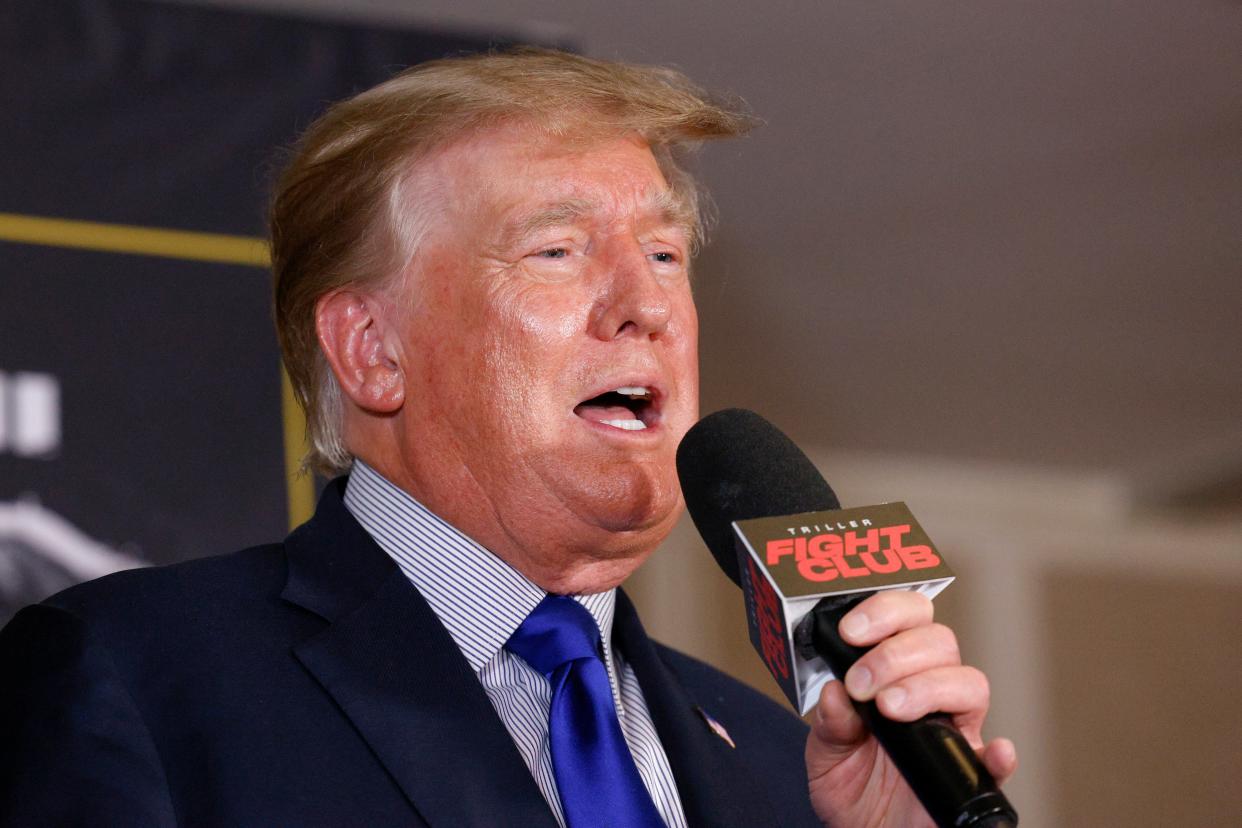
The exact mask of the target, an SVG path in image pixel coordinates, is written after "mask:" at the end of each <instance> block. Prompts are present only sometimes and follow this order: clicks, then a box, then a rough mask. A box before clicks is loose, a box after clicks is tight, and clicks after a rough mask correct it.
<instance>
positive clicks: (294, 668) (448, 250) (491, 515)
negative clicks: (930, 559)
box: [0, 50, 1015, 828]
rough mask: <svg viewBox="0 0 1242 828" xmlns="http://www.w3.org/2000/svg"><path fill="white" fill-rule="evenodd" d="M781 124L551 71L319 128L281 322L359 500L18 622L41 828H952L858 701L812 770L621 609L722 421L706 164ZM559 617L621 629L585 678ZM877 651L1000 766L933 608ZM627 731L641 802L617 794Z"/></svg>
mask: <svg viewBox="0 0 1242 828" xmlns="http://www.w3.org/2000/svg"><path fill="white" fill-rule="evenodd" d="M745 126H746V119H745V118H744V117H743V116H741V115H739V114H738V113H736V112H733V111H730V110H729V109H727V108H723V107H721V106H719V105H717V104H714V103H712V102H710V101H709V100H708V99H706V98H705V97H704V96H703V95H702V93H700V92H699V91H698V90H696V89H695V88H694V87H692V86H691V85H690V84H689V83H688V82H687V81H686V80H685V79H684V78H682V77H681V76H680V75H677V74H676V73H672V72H669V71H665V70H656V69H646V68H639V67H631V66H626V65H621V64H611V63H604V62H599V61H592V60H588V59H585V58H580V57H576V56H571V55H566V54H561V53H555V52H544V51H531V50H528V51H522V52H518V53H511V54H505V55H491V56H485V57H474V58H465V59H459V60H452V61H443V62H438V63H434V64H427V65H424V66H420V67H417V68H415V69H414V70H411V71H409V72H406V73H404V74H402V75H400V76H398V77H396V78H394V79H393V80H391V81H389V82H387V83H385V84H383V85H381V86H379V87H377V88H375V89H372V90H370V91H368V92H364V93H363V94H361V95H359V96H357V97H356V98H354V99H352V100H349V101H346V102H344V103H341V104H338V105H337V106H336V107H334V108H333V109H332V110H330V111H329V112H328V113H327V114H326V115H325V116H324V117H323V118H321V119H320V120H319V121H318V122H317V123H316V124H314V125H313V126H312V127H311V128H310V130H309V131H308V133H307V135H306V136H305V137H304V138H303V140H302V142H301V144H300V146H299V148H298V151H297V154H296V156H295V158H294V159H293V161H292V162H291V164H290V166H289V168H288V169H287V170H286V172H285V174H284V176H283V178H282V180H281V182H280V184H279V186H278V188H277V193H276V198H275V200H274V202H273V210H272V240H273V248H272V252H273V265H274V272H275V279H276V316H277V326H278V332H279V335H280V340H281V346H282V350H283V352H284V355H285V359H286V364H287V366H288V368H289V372H290V376H291V377H292V379H293V382H294V385H295V388H296V390H297V393H298V395H299V398H300V399H301V401H302V402H303V404H304V407H305V408H306V411H307V415H308V423H309V426H310V433H311V437H312V442H313V449H312V453H311V461H312V462H313V463H314V464H315V465H316V466H317V467H318V468H320V469H322V470H325V471H329V472H337V473H339V472H346V471H349V472H350V476H349V478H348V479H347V480H346V479H344V478H342V479H338V480H337V481H336V482H334V483H333V484H332V485H331V486H329V488H328V490H327V492H326V493H325V495H324V497H323V499H322V500H321V502H320V505H319V508H318V510H317V512H316V515H315V517H314V519H313V520H312V521H310V522H309V523H308V524H306V525H304V526H303V527H301V528H299V529H298V530H296V531H295V532H294V533H293V534H292V535H290V537H289V538H288V539H287V540H286V541H285V542H284V543H283V544H279V545H274V546H270V547H262V548H258V549H254V550H247V551H245V552H242V553H238V554H237V555H233V556H228V557H225V558H219V559H208V560H204V561H197V562H192V563H189V564H184V565H181V566H177V567H170V568H167V569H163V570H149V571H143V572H134V573H122V574H121V575H118V576H114V577H111V578H108V579H104V580H103V581H100V582H96V583H93V584H89V585H86V586H83V587H79V588H76V589H73V590H69V591H68V592H66V593H62V594H61V595H59V596H56V597H54V598H52V599H49V600H48V601H47V602H45V603H44V604H42V605H39V606H36V607H32V608H30V609H28V610H26V611H24V612H23V613H22V614H21V615H20V616H19V617H18V619H16V620H15V621H14V623H13V624H12V625H11V626H10V628H9V629H7V630H6V631H5V633H4V635H3V639H2V640H0V657H2V658H3V662H2V663H3V664H4V665H5V671H6V673H7V674H8V675H10V676H11V678H9V679H7V680H6V683H5V690H4V696H3V698H0V709H2V711H3V712H0V715H3V716H6V717H8V718H7V721H6V722H5V723H4V724H5V727H6V729H7V732H9V733H16V734H17V736H16V738H15V739H14V740H12V741H11V742H9V743H8V744H7V746H6V747H4V748H2V749H0V750H2V752H3V757H4V758H3V760H2V761H3V765H0V780H3V786H4V787H3V791H4V794H3V799H2V802H3V805H2V806H0V807H2V809H3V810H0V813H3V814H4V816H5V819H6V820H7V822H6V823H5V824H11V825H18V824H23V825H24V824H85V823H88V822H89V823H90V824H123V825H139V824H143V825H145V824H152V825H165V824H174V823H178V822H180V823H188V824H227V825H344V824H365V825H388V824H429V825H453V826H458V825H523V826H524V825H544V826H554V825H557V824H560V825H566V824H568V825H570V826H573V828H579V826H584V825H613V824H622V817H621V816H620V813H621V811H622V810H623V809H628V808H632V809H633V814H634V816H633V817H632V821H631V817H626V818H625V821H624V823H623V824H648V825H650V824H659V823H660V822H663V823H664V824H667V825H744V826H758V825H800V824H818V823H819V822H820V821H825V822H831V824H832V825H835V826H849V825H892V826H898V825H901V826H905V825H920V824H925V823H926V815H925V814H923V813H922V811H921V808H920V807H919V805H918V803H917V802H916V801H914V800H913V798H912V796H911V794H910V793H909V791H908V789H907V788H905V786H904V784H903V783H901V782H900V781H899V780H897V779H895V778H894V777H895V774H894V773H893V772H892V769H891V767H889V765H888V762H887V759H886V758H885V757H884V755H883V753H882V752H880V751H878V750H877V748H876V745H875V743H874V741H873V740H872V739H870V738H868V736H867V735H866V733H865V732H864V731H863V729H862V727H861V725H860V722H859V720H858V718H857V716H856V715H855V714H854V713H853V712H852V710H851V708H850V706H849V703H848V699H847V696H846V692H845V690H844V689H843V687H842V685H841V684H840V683H834V684H832V685H830V686H829V687H828V688H827V689H826V690H825V692H824V695H823V698H822V700H821V703H820V705H819V707H818V708H817V709H816V711H815V714H814V715H815V722H816V723H815V725H814V727H813V728H812V730H811V733H810V735H809V737H808V736H807V735H806V732H805V728H804V727H803V726H802V725H801V723H800V722H798V721H797V719H796V718H794V717H793V716H792V715H791V714H788V713H786V712H784V711H782V710H780V709H779V708H777V707H776V706H775V705H773V704H771V703H770V702H768V701H766V700H764V699H762V698H761V697H760V696H759V695H758V694H755V693H754V692H753V691H750V690H747V689H745V688H742V687H741V686H739V685H737V684H736V683H735V682H732V681H731V680H729V679H727V678H725V677H724V676H722V675H720V674H718V673H716V672H715V671H713V670H711V669H710V668H707V667H706V666H705V665H702V664H699V663H697V662H694V661H692V660H690V659H687V658H686V657H684V656H680V655H678V654H676V653H673V652H672V651H669V650H666V649H664V648H662V647H659V646H658V645H655V644H654V643H653V642H651V641H650V640H649V639H648V638H647V637H646V635H645V633H643V631H642V628H641V625H640V624H639V623H638V619H637V617H636V616H635V614H634V611H633V608H632V607H631V606H630V605H629V603H628V601H626V600H625V598H624V596H623V595H622V594H620V593H618V592H616V590H615V588H616V587H617V586H618V585H619V584H620V583H621V582H622V581H624V580H625V578H626V577H627V576H628V575H629V574H630V573H631V572H633V571H634V569H635V568H636V567H637V566H639V565H640V564H641V563H642V562H643V560H645V559H646V557H647V556H648V555H649V554H651V552H652V551H653V550H654V549H655V548H656V546H657V545H658V544H659V543H660V542H661V541H662V540H663V539H664V537H665V536H666V535H667V534H668V532H669V531H670V530H671V528H672V526H673V524H674V522H675V521H676V520H677V517H678V515H679V513H680V510H681V497H680V492H679V487H678V483H677V479H676V474H675V470H674V453H675V450H676V447H677V444H678V442H679V440H680V438H681V436H682V435H683V434H684V433H685V431H686V430H687V429H688V428H689V427H690V425H691V424H692V423H693V422H694V421H695V420H696V418H697V416H698V410H697V409H698V399H697V386H698V377H697V353H696V339H697V321H696V316H695V308H694V302H693V299H692V297H691V290H690V279H689V262H690V255H691V252H692V250H693V248H694V245H695V243H696V240H697V238H698V235H699V233H700V222H699V215H698V207H697V200H696V196H695V191H694V188H693V184H692V183H691V182H690V180H689V179H688V177H687V176H686V175H685V174H684V173H683V172H682V171H681V170H680V168H679V166H678V165H677V163H676V157H677V156H678V155H679V154H680V153H681V152H682V151H684V150H685V149H686V148H687V147H688V146H689V145H690V144H692V143H693V142H696V141H699V140H703V139H707V138H715V137H725V136H729V135H733V134H737V133H739V132H740V131H742V130H743V129H744V127H745ZM556 596H573V597H571V598H558V597H556ZM546 607H553V608H555V612H556V613H561V612H562V611H563V612H564V613H567V614H568V615H567V616H566V617H568V616H573V618H574V619H575V620H574V622H573V623H578V621H580V620H581V619H586V620H585V622H583V623H585V627H586V629H587V631H586V633H585V635H586V638H587V639H594V640H595V641H596V644H594V645H588V647H587V649H588V650H592V649H593V652H589V653H587V654H586V655H585V656H580V655H575V656H573V657H572V658H573V662H572V663H573V664H575V665H583V666H581V670H582V672H579V673H575V672H573V671H572V670H571V669H570V668H568V667H564V666H557V665H555V664H551V663H547V664H545V663H543V659H544V656H543V655H542V653H541V651H540V649H539V647H537V646H529V645H530V641H531V640H532V639H539V640H540V641H546V640H549V639H548V638H547V635H548V633H547V630H546V629H544V628H540V632H539V634H538V635H532V634H531V630H532V624H533V625H535V626H538V624H539V623H542V621H541V620H540V619H545V618H546V617H547V616H546V614H545V613H544V608H546ZM557 623H558V624H559V623H560V621H559V620H558V621H557ZM562 629H563V627H556V628H555V630H554V633H555V634H559V631H560V630H562ZM842 629H843V633H844V634H845V635H846V636H847V638H848V639H850V640H852V641H854V642H856V643H858V644H863V645H866V644H874V643H877V642H879V645H878V646H877V647H876V648H875V649H874V650H873V651H872V652H871V653H870V654H869V655H868V656H866V657H865V658H864V659H862V660H861V661H860V662H859V664H858V665H857V666H856V667H855V668H854V669H853V670H851V672H850V674H849V675H848V676H847V677H846V685H845V686H846V687H848V688H849V691H850V694H852V695H853V696H854V697H855V698H858V699H870V698H877V699H878V703H879V705H880V707H881V709H882V710H884V711H885V712H887V713H888V714H890V715H892V716H894V717H896V718H900V719H912V718H917V717H918V716H920V715H922V714H923V713H925V712H928V711H930V710H933V709H939V710H945V711H948V712H952V713H954V714H955V715H956V717H957V719H958V722H959V724H960V725H961V727H962V728H963V730H964V731H965V733H966V734H967V736H968V738H970V740H971V741H972V743H974V744H976V745H981V741H980V727H981V724H982V720H983V717H984V714H985V712H986V708H987V684H986V681H985V680H984V679H983V677H982V676H981V675H980V674H979V673H978V672H977V671H974V670H972V669H970V668H967V667H963V666H961V664H960V661H959V658H958V652H957V647H956V644H955V643H954V641H953V638H952V635H951V633H949V632H948V631H947V630H946V629H944V628H943V627H938V626H935V625H933V624H932V623H931V607H930V604H929V603H928V602H927V601H925V600H924V599H921V598H919V597H918V596H915V595H913V594H910V593H900V594H895V593H890V594H885V595H881V596H876V597H874V598H872V599H871V600H869V601H867V602H865V603H864V604H862V605H861V606H860V607H859V608H857V609H856V610H855V611H854V612H853V613H851V615H850V616H848V617H847V618H846V620H845V621H844V622H843V625H842ZM540 635H544V638H540V637H539V636H540ZM601 642H602V643H601ZM565 663H566V664H568V663H570V662H569V661H568V660H567V661H565ZM577 669H579V668H578V667H574V668H573V670H577ZM588 670H594V672H593V673H590V675H591V676H594V677H595V678H594V679H591V680H589V681H588V679H587V678H583V676H586V675H587V671H588ZM579 681H581V683H580V684H575V682H579ZM590 681H594V684H590ZM588 685H589V686H588ZM591 693H594V696H592V697H591V699H592V700H591V702H590V704H593V705H595V707H593V708H592V711H593V712H592V713H591V715H599V716H601V718H599V719H593V720H592V722H593V724H591V725H590V726H589V727H587V728H586V729H582V725H581V722H580V721H579V720H578V719H579V718H580V717H578V718H575V716H577V712H575V711H580V710H581V709H582V707H581V706H579V707H575V705H576V704H578V703H579V702H581V701H582V699H584V698H586V697H587V696H590V694H591ZM601 693H602V695H603V698H604V702H603V708H604V709H603V710H602V712H601V708H600V706H599V697H600V694H601ZM574 694H580V695H574ZM583 704H585V702H583ZM567 710H569V711H571V712H572V713H573V715H570V714H568V713H566V711H567ZM575 728H579V729H575ZM591 728H595V729H591ZM604 731H607V732H608V733H613V734H615V738H614V737H609V738H613V742H614V743H615V744H612V746H611V748H607V749H608V750H612V749H616V750H619V751H620V753H619V754H618V753H616V752H615V751H614V753H613V754H610V756H609V757H608V758H607V759H606V760H599V761H601V767H602V766H604V765H607V768H608V773H610V774H611V773H615V774H617V775H616V776H593V777H591V778H589V779H583V778H581V777H580V774H581V772H582V771H583V768H588V767H589V768H594V767H595V766H594V765H593V764H592V763H594V762H596V761H597V760H598V756H599V755H601V752H606V750H605V747H600V746H599V745H596V744H593V743H592V744H588V742H591V741H592V740H594V739H596V738H597V737H599V740H600V741H601V742H607V741H608V739H607V738H604V737H600V736H599V734H600V733H602V732H604ZM618 745H619V746H620V747H619V748H618V747H617V746H618ZM803 754H804V756H803ZM983 755H984V760H985V762H986V763H987V764H988V766H989V768H990V769H991V770H992V772H993V773H994V774H995V775H997V776H998V778H1001V779H1004V778H1006V777H1007V776H1008V775H1009V774H1010V773H1011V772H1012V770H1013V768H1014V765H1015V758H1014V753H1013V749H1012V746H1011V745H1010V744H1009V743H1008V742H1005V741H998V742H995V743H993V744H992V745H990V746H988V749H987V750H986V751H985V752H984V754H983ZM618 757H619V758H618ZM803 761H805V765H804V764H803ZM576 774H579V775H578V776H576ZM808 774H809V777H808ZM808 778H809V784H810V796H809V797H808V796H807V781H808ZM622 800H624V801H622ZM626 813H629V811H627V812H626Z"/></svg>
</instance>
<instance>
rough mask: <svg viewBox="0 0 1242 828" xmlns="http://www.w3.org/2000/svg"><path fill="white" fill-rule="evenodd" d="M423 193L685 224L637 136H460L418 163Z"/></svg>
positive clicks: (480, 208)
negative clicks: (641, 216)
mask: <svg viewBox="0 0 1242 828" xmlns="http://www.w3.org/2000/svg"><path fill="white" fill-rule="evenodd" d="M419 167H420V169H419V170H417V171H416V173H415V177H416V178H421V179H422V183H423V185H424V187H423V188H420V189H423V191H424V192H428V193H429V192H430V191H437V192H438V193H439V194H440V195H441V197H442V198H443V199H444V200H445V201H446V202H447V204H446V206H448V207H450V209H451V210H452V211H453V212H456V213H459V214H464V215H468V216H474V217H482V216H484V215H486V216H488V217H489V218H491V219H493V220H502V219H506V218H522V214H526V213H532V212H537V213H542V214H544V218H545V219H547V220H548V221H553V220H557V219H563V220H566V221H570V220H576V219H578V218H581V217H583V216H586V215H608V214H612V213H618V214H627V215H628V214H631V213H634V212H640V213H644V214H652V215H654V216H656V217H658V218H667V219H669V220H673V221H676V222H677V223H686V224H689V216H688V215H685V214H686V213H688V210H687V209H686V208H685V205H684V204H683V203H682V201H683V200H682V199H681V198H680V197H679V196H678V195H677V194H676V193H674V192H673V191H672V190H671V188H670V187H669V184H668V182H667V181H666V180H665V177H664V174H663V172H662V171H661V169H660V165H659V163H658V162H657V161H656V158H655V156H654V154H653V153H652V152H651V150H650V148H649V147H648V146H647V144H646V142H644V141H643V140H642V139H641V138H639V137H637V136H618V135H609V136H590V135H587V136H584V135H568V136H558V135H554V134H550V133H549V132H547V131H545V130H540V129H537V128H532V127H521V126H502V127H496V128H492V129H488V130H484V131H482V132H480V133H477V134H474V135H471V136H470V137H468V138H466V139H464V140H460V141H457V142H455V143H452V144H450V145H448V146H447V147H445V148H443V149H441V150H440V151H438V152H437V153H435V155H434V156H433V157H431V158H429V159H427V160H426V161H425V162H424V163H422V164H420V165H419Z"/></svg>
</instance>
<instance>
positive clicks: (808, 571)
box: [798, 558, 837, 583]
mask: <svg viewBox="0 0 1242 828" xmlns="http://www.w3.org/2000/svg"><path fill="white" fill-rule="evenodd" d="M798 574H799V575H801V576H802V577H803V578H806V579H807V580H808V581H815V582H817V583H818V582H821V581H831V580H832V579H833V578H835V577H837V569H836V562H835V561H834V560H833V559H832V558H809V559H807V560H805V561H798Z"/></svg>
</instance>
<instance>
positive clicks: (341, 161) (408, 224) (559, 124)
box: [270, 48, 751, 474]
mask: <svg viewBox="0 0 1242 828" xmlns="http://www.w3.org/2000/svg"><path fill="white" fill-rule="evenodd" d="M513 122H517V123H521V124H528V125H530V126H531V127H534V128H538V129H541V130H545V131H547V132H549V133H551V134H554V135H558V136H579V135H581V136H584V137H595V136H602V135H622V134H634V135H638V136H640V137H641V138H643V139H644V140H645V141H646V142H647V143H648V145H649V146H650V147H651V149H652V152H653V153H654V154H655V156H656V159H657V161H658V163H659V164H660V167H661V169H662V170H663V172H664V174H665V177H666V178H667V179H668V181H669V186H670V188H671V189H672V190H673V192H674V193H676V194H677V195H678V196H679V198H681V199H682V200H683V201H684V202H685V203H686V205H687V207H688V208H689V212H690V214H691V217H692V220H693V222H694V227H693V229H694V231H695V234H696V240H697V238H698V236H699V235H701V228H702V219H701V217H700V208H699V199H698V193H697V188H696V186H695V184H694V182H693V181H692V180H691V178H690V177H689V175H688V174H687V173H686V172H685V171H684V169H683V168H682V167H681V166H680V163H679V159H680V158H681V156H682V155H683V154H684V153H685V152H687V151H689V150H691V149H693V148H694V147H695V146H696V145H697V144H698V143H699V142H701V141H703V140H705V139H711V138H722V137H730V136H734V135H739V134H741V133H743V132H745V131H746V130H747V129H748V128H749V126H750V125H751V119H750V117H749V116H747V115H746V114H744V113H743V111H742V109H741V108H740V107H738V106H737V105H734V104H731V105H724V104H721V103H717V102H714V101H713V100H712V99H710V98H709V97H708V96H707V95H706V94H705V93H704V92H703V91H702V90H700V89H698V88H697V87H695V86H694V85H693V84H692V83H691V82H690V81H689V80H688V79H687V78H686V77H685V76H684V75H682V74H681V73H679V72H676V71H674V70H672V69H664V68H657V67H648V66H635V65H630V64H625V63H614V62H608V61H601V60H593V59H590V58H585V57H582V56H579V55H573V54H568V53H565V52H558V51H551V50H545V49H533V48H522V49H518V50H514V51H509V52H503V53H491V54H484V55H473V56H469V57H461V58H451V59H445V60H438V61H433V62H430V63H423V64H419V65H418V66H415V67H413V68H411V69H407V70H406V71H404V72H402V73H400V74H398V75H396V76H395V77H393V78H392V79H390V80H388V81H386V82H384V83H382V84H380V85H379V86H376V87H374V88H372V89H369V90H367V91H365V92H362V93H361V94H359V95H356V96H355V97H353V98H350V99H348V100H345V101H341V102H340V103H337V104H335V105H334V106H332V107H331V108H329V109H328V110H327V111H326V112H325V113H324V114H323V115H322V116H321V117H320V118H319V119H318V120H316V121H315V122H314V123H313V124H311V126H310V127H309V128H308V129H307V130H306V132H305V133H304V134H303V135H302V137H301V139H300V140H299V141H298V143H297V144H296V145H295V147H294V150H293V155H292V159H291V160H290V162H289V163H288V165H287V167H286V168H285V170H284V172H283V174H282V175H281V176H280V178H279V180H278V182H277V184H276V188H275V191H274V193H273V198H272V205H271V213H270V230H271V244H272V273H273V279H274V303H275V319H276V333H277V337H278V339H279V341H280V348H281V352H282V355H283V357H284V362H285V367H286V370H287V371H288V373H289V379H290V380H291V381H292V385H293V390H294V394H295V396H296V397H297V400H298V402H299V403H300V404H301V406H302V408H303V410H304V411H305V412H306V422H307V430H308V435H309V438H310V448H309V451H308V454H307V457H306V459H305V465H306V466H308V467H310V468H313V469H315V470H317V471H320V472H322V473H325V474H335V473H340V472H343V471H345V470H346V469H348V468H349V465H350V463H351V462H352V459H353V458H352V456H351V455H350V452H349V450H348V448H347V447H346V446H345V442H344V438H343V435H342V419H343V409H342V401H341V392H340V388H339V386H338V385H337V383H336V380H335V377H334V376H333V375H332V372H331V370H330V369H329V367H328V364H327V360H326V359H325V358H324V356H323V354H322V352H321V351H320V349H319V344H318V338H317V334H316V328H315V306H316V303H317V302H318V301H319V299H320V297H322V296H324V295H326V294H328V293H330V292H332V291H334V290H339V289H341V288H344V287H346V286H349V285H369V286H383V285H387V284H390V283H391V281H392V280H394V279H395V278H396V277H398V276H399V275H400V274H402V273H403V272H405V270H406V269H407V268H408V266H409V264H410V262H411V260H412V259H413V257H414V254H415V251H416V249H417V246H418V244H419V240H420V239H419V237H420V234H421V232H422V230H423V229H424V227H425V226H426V223H427V220H428V218H429V217H428V216H426V215H423V214H422V213H420V211H419V209H418V206H419V205H418V203H417V199H416V198H412V197H410V194H409V193H408V192H406V190H407V189H408V188H407V187H405V186H404V185H406V184H407V183H408V182H409V180H410V177H411V175H412V172H413V169H414V167H415V165H416V164H417V162H418V161H419V160H420V159H422V158H426V157H427V156H428V155H429V154H431V153H432V152H433V151H434V150H436V149H438V148H441V147H444V146H446V145H448V144H450V143H452V142H453V141H455V140H458V139H461V138H464V137H466V136H467V135H469V134H471V133H473V132H476V131H478V130H480V129H486V128H488V127H493V126H499V125H502V124H507V123H513ZM423 212H425V211H423Z"/></svg>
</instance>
